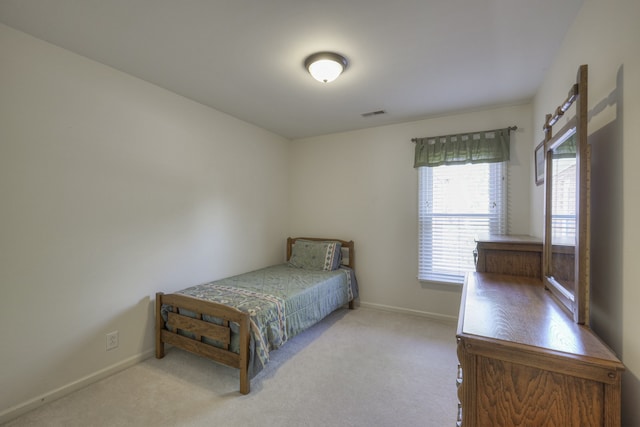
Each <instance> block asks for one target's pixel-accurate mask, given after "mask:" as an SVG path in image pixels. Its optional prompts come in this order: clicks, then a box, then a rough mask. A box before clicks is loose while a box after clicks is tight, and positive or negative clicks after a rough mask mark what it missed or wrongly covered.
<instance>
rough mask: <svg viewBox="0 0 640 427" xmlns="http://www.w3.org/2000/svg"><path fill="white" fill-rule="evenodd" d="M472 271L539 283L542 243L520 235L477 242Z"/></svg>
mask: <svg viewBox="0 0 640 427" xmlns="http://www.w3.org/2000/svg"><path fill="white" fill-rule="evenodd" d="M476 271H478V272H480V273H498V274H510V275H515V276H526V277H536V278H538V279H542V240H540V239H538V238H535V237H531V236H524V235H505V236H498V235H491V236H486V237H481V238H478V239H476Z"/></svg>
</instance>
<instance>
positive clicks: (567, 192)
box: [549, 127, 577, 301]
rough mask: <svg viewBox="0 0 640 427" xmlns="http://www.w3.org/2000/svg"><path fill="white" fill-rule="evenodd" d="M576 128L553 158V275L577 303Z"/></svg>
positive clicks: (562, 139) (560, 140)
mask: <svg viewBox="0 0 640 427" xmlns="http://www.w3.org/2000/svg"><path fill="white" fill-rule="evenodd" d="M575 135H576V128H575V127H572V128H570V129H569V130H568V131H567V132H566V133H565V134H563V135H560V137H559V138H558V139H557V142H556V143H555V144H554V145H555V147H554V148H552V149H551V150H549V155H550V156H551V166H550V167H551V171H550V172H551V173H550V176H551V193H552V195H551V245H552V255H551V258H552V259H551V275H550V279H551V280H553V281H555V282H556V283H557V284H558V285H559V286H560V287H561V288H562V289H561V290H564V291H565V292H563V293H565V294H566V297H567V299H569V300H571V301H573V292H574V288H575V283H574V282H575V275H574V260H575V247H576V206H577V205H576V189H577V187H576V176H577V174H576V138H575Z"/></svg>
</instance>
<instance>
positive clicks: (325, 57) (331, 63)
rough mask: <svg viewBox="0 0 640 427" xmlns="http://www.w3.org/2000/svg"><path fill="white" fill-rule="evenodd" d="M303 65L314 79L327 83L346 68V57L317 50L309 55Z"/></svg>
mask: <svg viewBox="0 0 640 427" xmlns="http://www.w3.org/2000/svg"><path fill="white" fill-rule="evenodd" d="M304 66H305V68H306V69H307V70H309V74H311V76H312V77H313V78H314V79H316V80H318V81H319V82H323V83H329V82H331V81H333V80H335V79H336V78H338V76H339V75H340V74H341V73H342V72H343V71H344V70H345V69H346V68H347V59H346V58H345V57H344V56H342V55H338V54H337V53H333V52H318V53H314V54H313V55H311V56H309V57H308V58H307V59H306V60H305V61H304Z"/></svg>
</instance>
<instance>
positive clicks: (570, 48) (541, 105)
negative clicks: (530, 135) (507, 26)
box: [531, 0, 640, 426]
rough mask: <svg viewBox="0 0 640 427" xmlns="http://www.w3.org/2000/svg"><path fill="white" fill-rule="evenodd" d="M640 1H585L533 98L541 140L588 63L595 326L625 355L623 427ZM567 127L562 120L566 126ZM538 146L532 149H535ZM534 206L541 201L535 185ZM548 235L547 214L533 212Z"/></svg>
mask: <svg viewBox="0 0 640 427" xmlns="http://www.w3.org/2000/svg"><path fill="white" fill-rule="evenodd" d="M639 22H640V2H638V1H637V0H611V1H606V2H603V1H599V0H585V2H584V5H583V7H582V9H581V11H580V14H579V15H578V17H577V18H576V21H575V22H574V23H573V25H571V27H570V29H569V31H568V33H567V35H566V37H565V40H564V41H563V43H562V45H561V48H560V51H559V53H558V55H557V57H556V59H555V61H554V63H553V65H552V66H551V67H550V69H549V71H548V73H547V76H546V78H545V80H544V83H543V84H542V86H541V88H540V89H539V91H538V93H537V96H536V98H535V101H534V129H535V131H536V133H535V139H534V141H533V142H532V144H535V142H536V141H541V140H542V138H543V135H542V124H543V123H544V117H545V114H547V113H551V112H553V111H554V110H555V108H556V107H557V106H558V105H559V104H560V103H561V102H562V101H563V100H564V98H565V97H566V94H567V92H568V90H569V88H570V86H571V85H572V84H573V83H574V82H575V78H576V72H577V70H578V66H579V65H580V64H588V66H589V96H588V99H589V110H590V112H589V124H588V133H589V143H590V144H591V147H592V161H591V163H592V191H591V196H592V200H591V205H592V210H591V212H592V225H591V228H592V236H591V276H592V277H591V281H592V284H591V287H592V288H591V310H592V315H591V323H592V327H593V329H594V330H595V331H596V332H597V333H598V334H599V335H600V336H601V337H602V338H603V339H604V340H605V341H606V342H607V343H608V344H609V345H610V346H611V347H612V348H613V349H614V350H615V351H616V352H617V353H618V355H620V356H621V357H622V361H623V362H624V364H625V365H626V367H627V372H626V373H625V375H624V377H623V384H622V385H623V387H622V388H623V392H622V399H623V411H622V414H623V425H629V426H631V425H633V426H637V425H640V407H638V402H640V380H639V378H640V334H639V333H638V325H640V311H639V310H638V303H639V302H640V286H639V283H638V282H639V278H640V263H638V259H640V244H639V242H640V223H639V222H638V218H640V191H639V190H638V183H640V167H639V166H638V164H639V159H640V144H639V142H640V139H639V138H638V135H640V120H638V118H639V117H640V79H639V77H640V54H639V52H640V50H639V47H638V41H639V40H640V25H638V23H639ZM563 123H564V122H560V124H559V125H556V127H559V126H561V125H562V124H563ZM532 147H533V145H532ZM531 195H532V206H535V205H537V204H538V203H541V202H542V198H543V192H542V189H541V188H533V190H532V192H531ZM531 218H532V224H531V229H532V232H533V233H534V234H536V235H538V236H540V235H542V225H543V219H542V211H539V210H534V211H532V216H531Z"/></svg>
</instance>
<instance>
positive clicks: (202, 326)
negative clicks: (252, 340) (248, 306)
mask: <svg viewBox="0 0 640 427" xmlns="http://www.w3.org/2000/svg"><path fill="white" fill-rule="evenodd" d="M163 305H170V306H172V308H173V310H172V311H171V312H169V313H168V319H167V323H166V324H165V322H164V319H163V318H162V315H161V310H162V306H163ZM182 310H188V311H190V312H192V313H195V318H194V317H190V316H185V315H183V314H181V311H182ZM203 316H212V317H216V318H219V319H221V320H222V325H217V324H214V323H209V322H206V321H203V320H202V318H203ZM230 322H233V323H237V324H238V325H239V327H240V332H239V337H240V352H239V354H238V353H234V352H232V351H230V350H229V344H230V342H231V328H230V325H229V323H230ZM169 328H170V329H172V330H170V329H169ZM178 330H180V331H183V332H189V333H190V334H192V335H193V338H190V337H188V336H185V335H182V334H178ZM204 337H206V338H209V339H212V340H215V341H218V342H220V343H221V344H222V346H221V347H216V346H214V345H211V344H208V343H206V342H203V338H204ZM165 343H166V344H170V345H174V346H176V347H179V348H182V349H184V350H187V351H190V352H192V353H195V354H198V355H200V356H203V357H207V358H209V359H211V360H214V361H216V362H218V363H222V364H224V365H227V366H230V367H232V368H236V369H239V370H240V393H242V394H248V393H249V391H250V384H249V376H248V367H249V314H248V313H244V312H242V311H240V310H237V309H235V308H233V307H228V306H225V305H221V304H216V303H213V302H209V301H203V300H199V299H197V298H193V297H190V296H187V295H180V294H168V295H165V294H164V293H162V292H158V293H156V358H158V359H162V358H163V357H164V354H165V353H164V344H165Z"/></svg>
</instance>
